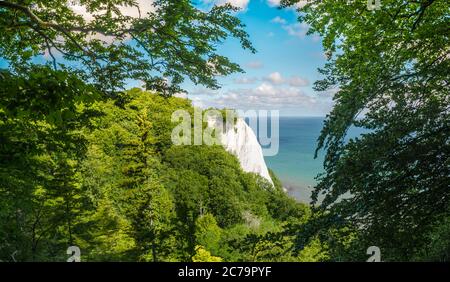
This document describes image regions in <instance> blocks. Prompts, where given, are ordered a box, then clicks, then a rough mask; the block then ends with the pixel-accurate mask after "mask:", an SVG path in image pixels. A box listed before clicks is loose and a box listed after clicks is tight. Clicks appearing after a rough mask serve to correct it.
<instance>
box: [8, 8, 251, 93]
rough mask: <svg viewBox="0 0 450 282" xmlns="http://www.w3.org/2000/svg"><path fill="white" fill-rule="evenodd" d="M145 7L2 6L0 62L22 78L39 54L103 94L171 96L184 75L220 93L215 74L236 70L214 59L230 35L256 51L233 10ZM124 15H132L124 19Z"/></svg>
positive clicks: (54, 65)
mask: <svg viewBox="0 0 450 282" xmlns="http://www.w3.org/2000/svg"><path fill="white" fill-rule="evenodd" d="M146 5H147V6H146V7H140V6H139V5H138V3H137V2H136V1H135V0H107V1H104V0H80V1H65V0H55V1H46V0H24V1H22V0H21V1H13V0H11V1H0V41H1V42H2V43H1V44H0V58H3V59H6V60H7V61H8V63H9V64H10V66H11V68H12V69H14V70H15V71H17V72H20V71H21V70H23V69H24V68H26V67H28V66H29V65H30V64H33V63H36V57H39V56H44V59H46V58H50V61H51V62H52V65H53V67H54V68H55V69H56V68H65V69H70V70H71V71H75V72H77V73H79V75H81V76H82V77H83V78H84V80H85V81H91V82H93V83H95V85H96V86H97V87H99V88H100V89H102V90H105V91H111V90H117V89H121V88H123V87H124V85H125V83H126V81H127V80H129V79H132V80H140V81H143V82H145V85H146V87H147V89H153V90H156V91H159V92H161V93H162V94H166V95H170V94H173V93H176V92H178V91H181V89H180V87H179V85H180V84H181V83H182V82H183V81H184V80H185V78H186V77H188V78H189V79H191V80H192V81H193V82H194V83H196V84H197V83H198V84H203V85H205V86H207V87H210V88H218V87H219V85H218V82H217V81H216V79H215V76H216V75H227V74H230V73H233V72H238V71H241V69H240V67H239V66H238V65H237V64H235V63H232V62H230V61H229V60H228V58H226V57H224V56H221V55H220V54H218V53H217V45H218V44H220V43H222V42H223V41H224V40H225V39H227V38H228V37H229V36H233V37H235V38H237V39H238V40H239V41H240V42H241V44H242V47H243V48H245V49H249V50H251V51H252V52H254V49H253V47H252V45H251V43H250V41H249V40H248V36H247V33H246V32H245V31H244V30H243V28H244V25H243V24H242V23H241V22H240V20H239V19H237V18H236V17H235V16H234V15H233V14H232V13H233V12H234V11H236V8H235V7H232V6H231V5H228V4H226V5H221V6H214V7H213V8H212V9H211V10H209V11H202V10H200V9H198V8H196V7H195V5H194V4H192V3H191V1H189V0H177V1H168V0H155V1H147V3H146ZM144 8H145V9H144ZM130 9H131V10H134V11H136V12H135V13H134V14H136V15H135V16H133V15H132V13H125V11H126V10H128V11H129V10H130ZM76 11H83V13H79V12H76ZM141 11H142V12H141Z"/></svg>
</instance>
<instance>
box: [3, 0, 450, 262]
mask: <svg viewBox="0 0 450 282" xmlns="http://www.w3.org/2000/svg"><path fill="white" fill-rule="evenodd" d="M79 2H80V4H82V5H84V6H85V7H86V11H87V13H89V15H90V17H89V19H87V18H86V17H83V16H82V15H79V14H76V13H75V12H74V11H73V10H72V9H70V7H69V6H68V5H67V1H65V0H54V1H47V0H17V1H13V0H11V1H3V0H0V60H2V62H3V63H4V65H5V66H6V67H5V68H3V69H0V260H1V261H13V260H17V261H66V259H67V254H66V250H67V248H68V247H69V246H78V247H79V248H80V249H81V255H82V261H364V260H366V259H367V254H366V249H367V248H368V247H369V246H378V247H380V249H381V250H382V254H383V256H382V259H383V260H385V261H421V260H425V261H429V260H432V261H448V260H449V259H450V236H449V234H450V202H449V200H450V189H449V183H450V180H449V175H450V162H449V153H450V140H449V136H450V130H449V121H450V119H449V104H450V103H449V102H450V101H449V99H450V95H449V94H450V93H449V87H448V86H449V85H448V80H449V72H448V70H449V67H450V66H449V60H448V59H449V43H448V42H449V35H450V30H449V28H448V27H449V26H450V22H449V21H450V20H449V19H450V18H449V16H448V15H449V10H450V5H449V4H448V2H447V1H445V0H417V1H396V0H383V9H381V10H377V11H371V10H368V9H367V8H366V3H365V2H366V1H351V2H350V3H348V4H346V5H342V3H340V1H333V0H323V1H317V2H310V3H309V4H307V5H306V6H304V7H302V8H300V13H299V15H300V16H299V20H300V21H303V22H306V23H307V24H309V25H310V26H311V29H310V33H318V34H320V35H321V37H322V38H323V45H324V49H325V53H326V54H327V57H328V61H327V64H326V65H325V66H324V68H322V69H320V70H319V71H320V73H321V75H322V76H323V79H322V80H319V81H317V82H316V83H315V88H316V90H317V91H319V92H320V91H329V90H335V92H336V94H334V101H335V106H334V108H333V110H332V112H331V113H330V114H329V115H328V116H327V119H326V121H325V124H324V128H323V130H322V133H321V136H320V137H319V140H318V150H319V149H324V150H325V151H326V158H325V162H324V167H325V173H323V174H322V175H319V176H318V185H317V186H316V187H315V191H314V193H313V198H314V199H315V200H314V201H313V203H311V205H305V204H300V203H297V202H296V201H295V200H294V199H292V198H290V197H289V196H287V195H286V193H285V192H284V191H283V189H282V187H281V183H280V181H279V180H278V179H277V178H276V176H275V175H274V174H273V173H272V178H273V180H274V183H275V185H274V186H275V187H272V186H271V185H270V184H269V183H267V182H266V181H265V180H264V179H262V178H260V177H258V176H256V175H254V174H250V173H245V172H244V171H243V170H242V169H241V167H240V165H239V162H238V160H237V159H236V157H234V156H233V155H231V154H229V153H227V152H226V151H225V149H224V148H223V147H222V146H174V145H173V144H172V142H171V139H170V137H171V132H172V129H173V127H174V126H175V124H173V123H172V122H171V114H172V113H173V112H174V111H176V110H179V109H185V110H187V111H190V112H193V111H194V108H193V106H192V105H191V104H190V102H189V100H187V99H181V98H176V97H172V96H173V94H175V93H180V92H183V91H184V90H183V89H182V88H181V85H182V84H183V82H184V80H185V79H189V80H191V81H193V82H194V83H196V84H202V85H204V86H206V87H209V88H212V89H217V88H219V84H218V82H217V80H216V78H217V77H218V76H222V75H228V74H231V73H234V72H240V71H242V70H241V68H240V67H239V66H238V65H237V64H235V63H233V62H231V61H230V60H229V59H228V58H226V57H224V56H222V55H220V54H218V53H217V45H218V44H221V43H222V42H223V41H225V40H226V39H227V38H229V37H234V38H237V39H238V40H239V41H240V43H241V45H242V48H243V49H246V50H248V51H250V52H255V49H254V48H253V46H252V44H251V42H250V40H249V38H248V35H247V33H246V32H245V26H244V25H243V24H242V23H241V22H240V20H239V19H238V18H237V17H236V15H235V13H234V12H235V11H236V8H233V7H232V6H230V5H221V6H215V7H214V8H212V9H211V10H210V11H208V12H204V11H200V10H199V9H197V8H196V7H195V5H194V4H192V3H191V2H190V1H189V0H178V1H170V0H157V1H154V2H153V5H154V6H153V8H154V10H155V11H156V12H154V13H142V14H141V11H140V10H139V9H138V10H139V16H138V17H131V16H129V15H124V14H122V12H121V7H136V8H138V7H137V6H136V5H137V4H136V3H135V1H133V0H83V1H79ZM296 2H298V1H295V0H285V1H282V2H281V3H282V5H283V6H289V5H294V4H295V3H296ZM130 80H139V81H142V82H143V83H144V88H145V89H146V90H142V89H138V88H133V89H128V90H126V89H125V88H126V85H127V82H129V81H130ZM205 126H206V125H205ZM352 126H357V127H362V128H365V129H368V131H369V133H366V134H364V135H362V136H360V137H358V138H355V139H351V140H350V142H344V137H345V136H346V133H347V131H348V129H349V128H350V127H352ZM322 195H324V197H325V198H324V200H323V201H322V202H318V201H317V198H318V197H319V196H322ZM348 195H350V197H348ZM346 196H347V197H346Z"/></svg>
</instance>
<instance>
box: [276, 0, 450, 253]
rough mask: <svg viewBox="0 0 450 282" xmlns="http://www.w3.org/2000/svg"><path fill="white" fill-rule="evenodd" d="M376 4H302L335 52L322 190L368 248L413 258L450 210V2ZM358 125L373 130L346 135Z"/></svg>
mask: <svg viewBox="0 0 450 282" xmlns="http://www.w3.org/2000/svg"><path fill="white" fill-rule="evenodd" d="M295 2H298V1H295V0H294V1H292V0H286V1H283V3H284V5H291V4H294V3H295ZM366 2H367V1H348V2H347V3H343V1H334V0H324V1H310V2H309V3H308V4H307V5H306V6H304V7H303V8H301V9H300V16H299V20H300V21H302V22H306V23H307V24H309V25H310V27H311V29H310V31H309V33H319V34H320V35H321V36H322V38H323V45H324V49H325V52H326V54H327V55H328V58H329V59H328V62H327V64H326V65H325V67H324V68H322V69H321V70H320V72H321V74H322V75H323V76H324V78H323V79H322V80H319V81H317V82H316V83H315V89H316V90H317V91H334V92H335V94H334V102H335V106H334V108H333V110H332V111H331V113H330V114H329V115H328V116H327V118H326V121H325V125H324V128H323V130H322V133H321V136H320V138H319V146H318V149H322V148H325V149H326V158H325V163H324V165H325V173H324V174H323V175H322V176H320V177H319V180H320V182H319V184H318V185H317V187H316V189H315V192H314V194H313V196H314V199H315V202H316V203H317V198H318V196H319V195H321V194H324V195H325V199H324V200H323V202H321V207H322V208H323V209H325V210H327V211H329V213H327V214H328V215H329V216H334V218H335V219H336V218H340V219H343V220H344V221H339V222H350V223H352V224H354V225H355V226H356V227H357V228H358V229H359V230H360V232H361V236H362V238H363V239H364V242H366V243H365V246H363V247H364V248H367V247H368V246H370V245H368V244H371V245H378V246H380V247H381V249H382V252H383V254H384V258H385V259H386V260H390V259H391V260H394V259H397V260H408V259H411V258H412V255H413V254H414V253H415V252H416V250H417V249H420V248H426V246H427V245H428V244H429V243H430V240H431V239H429V238H430V236H429V235H428V233H429V232H431V230H432V228H433V227H432V226H433V224H435V223H436V222H439V221H441V220H443V218H445V217H448V216H449V213H450V211H449V206H450V205H449V203H450V201H449V200H450V189H449V187H448V184H449V183H450V180H449V175H450V169H449V168H450V166H449V164H450V163H449V155H450V154H449V153H450V142H449V141H450V140H449V132H450V131H449V113H450V112H449V104H450V103H449V102H450V95H449V94H450V93H449V85H448V84H449V72H448V70H449V67H450V64H449V50H450V46H449V35H450V32H449V31H450V30H449V28H448V27H449V25H450V18H449V12H450V5H449V3H448V1H445V0H419V1H396V0H383V1H382V7H381V9H380V10H369V9H367V5H366ZM352 126H357V127H362V128H366V129H367V131H368V132H367V133H366V134H363V135H362V136H360V137H359V138H353V139H351V140H350V141H349V142H346V141H345V139H344V138H345V136H346V133H347V131H348V129H349V128H350V127H352ZM332 222H336V220H334V221H332ZM322 228H323V227H322ZM431 237H432V236H431ZM447 250H448V247H447ZM359 252H360V253H361V254H364V251H363V250H360V251H359ZM447 257H448V255H447ZM423 259H426V257H423Z"/></svg>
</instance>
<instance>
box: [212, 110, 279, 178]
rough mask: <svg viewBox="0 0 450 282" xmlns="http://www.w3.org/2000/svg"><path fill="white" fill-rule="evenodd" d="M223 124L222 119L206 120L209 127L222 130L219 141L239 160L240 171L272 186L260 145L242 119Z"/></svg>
mask: <svg viewBox="0 0 450 282" xmlns="http://www.w3.org/2000/svg"><path fill="white" fill-rule="evenodd" d="M223 123H224V122H223V120H222V119H216V118H209V119H208V126H209V127H212V128H218V127H221V128H223V132H222V134H221V140H220V141H221V143H222V145H223V146H224V147H225V149H226V150H227V151H228V152H230V153H232V154H233V155H235V156H236V157H237V158H238V159H239V162H240V163H241V167H242V169H243V170H244V171H246V172H253V173H256V174H259V175H260V176H261V177H263V178H265V179H267V180H268V181H269V182H270V183H271V184H272V185H273V182H272V178H271V177H270V174H269V170H268V169H267V165H266V162H265V161H264V156H263V152H262V148H261V145H260V144H259V143H258V139H257V138H256V135H255V133H254V132H253V130H252V129H251V127H250V126H248V125H247V123H246V122H245V121H244V120H243V119H242V118H238V119H237V121H236V124H231V123H225V124H226V126H223Z"/></svg>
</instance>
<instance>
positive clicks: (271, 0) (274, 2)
mask: <svg viewBox="0 0 450 282" xmlns="http://www.w3.org/2000/svg"><path fill="white" fill-rule="evenodd" d="M308 2H312V0H302V1H298V2H297V3H295V4H294V6H292V7H293V8H297V9H299V8H302V7H304V6H305V5H306V4H308ZM280 3H281V0H267V4H269V6H270V7H279V6H280Z"/></svg>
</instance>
